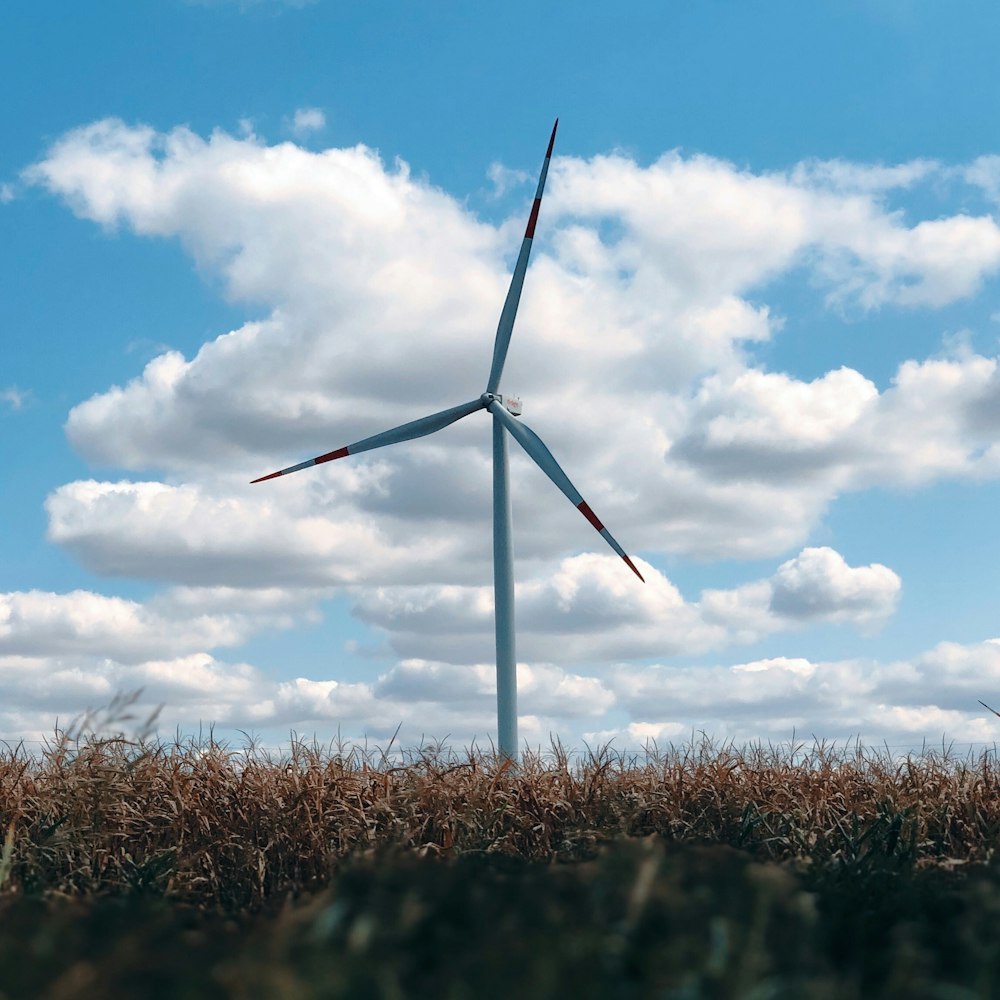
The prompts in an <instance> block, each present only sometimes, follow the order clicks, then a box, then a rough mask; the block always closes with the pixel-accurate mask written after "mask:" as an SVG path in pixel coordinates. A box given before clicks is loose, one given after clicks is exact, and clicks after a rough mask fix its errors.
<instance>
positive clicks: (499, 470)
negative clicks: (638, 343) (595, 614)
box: [253, 118, 645, 760]
mask: <svg viewBox="0 0 1000 1000" xmlns="http://www.w3.org/2000/svg"><path fill="white" fill-rule="evenodd" d="M558 127H559V119H558V118H557V119H556V122H555V125H553V126H552V135H551V136H550V137H549V146H548V149H547V150H546V151H545V162H544V163H543V164H542V172H541V175H540V176H539V178H538V188H537V190H536V191H535V200H534V202H533V203H532V206H531V214H530V215H529V216H528V226H527V228H526V229H525V231H524V240H523V242H522V243H521V252H520V253H519V254H518V256H517V264H516V265H515V266H514V275H513V277H512V278H511V282H510V288H509V289H508V291H507V299H506V301H505V302H504V304H503V311H502V312H501V313H500V323H499V325H498V326H497V335H496V340H495V342H494V345H493V364H492V366H491V367H490V375H489V379H488V381H487V383H486V391H485V392H483V393H482V394H480V395H479V396H477V397H476V398H475V399H472V400H470V401H469V402H468V403H462V404H461V405H460V406H453V407H451V408H450V409H448V410H441V412H440V413H432V414H431V415H430V416H428V417H421V418H420V419H419V420H411V421H410V422H409V423H407V424H402V425H401V426H399V427H394V428H393V429H392V430H388V431H383V432H382V433H381V434H373V435H372V436H371V437H367V438H364V439H362V440H361V441H355V442H354V443H353V444H349V445H345V446H344V447H343V448H338V449H336V451H328V452H327V453H326V454H325V455H317V456H316V458H310V459H309V460H308V461H306V462H300V463H299V464H298V465H291V466H289V467H288V468H287V469H280V470H279V471H278V472H272V473H271V474H270V475H267V476H261V477H260V478H259V479H254V480H253V482H254V483H262V482H265V481H266V480H268V479H276V478H277V477H278V476H287V475H288V474H289V473H291V472H299V471H301V470H302V469H309V468H311V467H312V466H314V465H322V464H323V463H324V462H332V461H334V460H335V459H338V458H346V457H347V456H348V455H357V454H359V453H360V452H363V451H371V450H372V449H374V448H384V447H385V446H386V445H390V444H398V443H399V442H401V441H412V440H413V439H414V438H419V437H424V436H426V435H427V434H433V433H434V432H435V431H439V430H441V429H442V428H443V427H447V426H448V425H449V424H453V423H455V421H456V420H461V419H462V418H463V417H467V416H469V414H470V413H475V412H476V411H477V410H487V411H489V413H490V414H492V416H493V591H494V616H495V619H496V648H497V732H498V737H499V739H498V742H499V749H500V753H501V754H502V755H503V756H505V757H507V758H509V759H511V760H516V759H517V661H516V658H515V654H514V562H513V553H512V550H511V540H510V486H509V482H510V477H509V475H508V471H507V438H506V435H507V434H510V436H511V437H512V438H514V440H515V441H517V443H518V444H519V445H520V446H521V447H522V448H523V449H524V450H525V451H526V452H527V453H528V455H530V456H531V458H532V459H534V461H535V464H536V465H537V466H538V467H539V468H540V469H541V470H542V472H544V473H545V475H547V476H548V477H549V479H551V480H552V482H553V483H555V484H556V486H557V487H558V488H559V489H560V490H562V492H563V493H564V494H565V495H566V497H567V499H568V500H569V502H570V503H571V504H573V506H574V507H576V509H577V510H578V511H580V513H581V514H583V516H584V517H585V518H586V519H587V520H588V521H589V522H590V523H591V524H592V525H593V526H594V528H596V529H597V531H599V532H600V533H601V536H602V537H603V538H604V540H605V541H606V542H607V543H608V545H610V546H611V548H613V549H614V550H615V552H617V553H618V555H620V556H621V557H622V559H624V560H625V563H626V565H627V566H628V567H629V569H631V570H632V572H633V573H635V575H636V576H637V577H639V579H640V580H643V577H642V574H641V573H640V572H639V571H638V570H637V569H636V568H635V565H634V564H633V562H632V560H631V559H629V557H628V556H627V555H626V554H625V550H624V549H623V548H622V547H621V546H620V545H619V544H618V542H617V541H615V539H614V537H613V536H612V534H611V532H610V531H608V529H607V528H605V527H604V525H603V524H601V522H600V521H599V520H598V518H597V515H596V514H595V513H594V512H593V511H592V510H591V509H590V506H589V505H588V504H587V501H586V500H584V499H583V497H582V496H581V495H580V492H579V490H577V488H576V487H575V486H574V485H573V484H572V483H571V482H570V479H569V476H567V475H566V473H565V472H563V470H562V468H561V467H560V466H559V463H558V462H557V461H556V460H555V459H554V458H553V457H552V453H551V452H550V451H549V449H548V448H546V446H545V444H544V443H543V442H542V439H541V438H540V437H539V436H538V435H537V434H536V433H535V432H534V431H533V430H531V428H529V427H528V426H527V425H526V424H525V423H523V422H522V421H518V420H515V419H514V418H515V417H519V416H520V415H521V401H520V399H518V398H517V397H515V396H509V395H508V396H503V395H501V394H500V391H499V390H500V376H501V375H502V374H503V366H504V361H505V360H506V358H507V348H508V347H509V346H510V335H511V332H512V331H513V329H514V317H515V316H516V314H517V305H518V302H519V301H520V298H521V287H522V286H523V285H524V273H525V271H526V270H527V269H528V257H529V256H530V255H531V243H532V240H533V239H534V236H535V225H536V223H537V222H538V210H539V208H540V207H541V204H542V192H543V191H544V190H545V177H546V175H547V174H548V172H549V161H550V160H551V159H552V147H553V145H554V143H555V141H556V129H557V128H558ZM643 582H644V583H645V580H643Z"/></svg>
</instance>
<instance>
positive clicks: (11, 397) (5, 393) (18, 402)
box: [0, 385, 29, 410]
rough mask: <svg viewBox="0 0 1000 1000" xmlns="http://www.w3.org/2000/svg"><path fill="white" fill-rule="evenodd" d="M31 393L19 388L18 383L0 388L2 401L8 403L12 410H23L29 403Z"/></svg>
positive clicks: (0, 400)
mask: <svg viewBox="0 0 1000 1000" xmlns="http://www.w3.org/2000/svg"><path fill="white" fill-rule="evenodd" d="M28 397H29V393H27V392H24V391H23V390H21V389H18V387H17V386H16V385H9V386H7V388H6V389H0V403H6V404H7V406H9V407H10V408H11V409H12V410H21V409H23V408H24V405H25V403H27V401H28Z"/></svg>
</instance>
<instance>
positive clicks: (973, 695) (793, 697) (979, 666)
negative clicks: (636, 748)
mask: <svg viewBox="0 0 1000 1000" xmlns="http://www.w3.org/2000/svg"><path fill="white" fill-rule="evenodd" d="M607 683H608V686H609V687H610V688H611V690H612V691H613V692H614V693H615V695H616V697H617V703H618V705H619V707H621V708H624V709H625V710H626V711H627V712H628V714H629V716H630V718H631V720H632V721H631V722H630V723H628V725H626V726H625V727H623V728H622V729H621V730H620V731H618V732H616V734H615V735H616V736H617V737H618V738H619V739H627V738H629V736H631V737H633V738H634V737H635V736H637V735H640V734H642V733H647V734H648V735H649V736H650V737H651V738H653V739H662V738H667V739H671V738H675V737H676V736H677V735H678V734H681V738H683V734H684V727H685V725H686V726H687V727H688V728H687V733H690V732H691V726H692V725H695V727H696V728H697V729H700V730H702V731H704V732H708V733H710V734H712V735H714V736H717V737H720V738H732V739H737V740H741V739H743V740H748V739H753V738H755V737H762V738H765V739H767V738H770V739H786V740H787V739H788V738H790V736H791V734H792V731H793V730H794V731H795V732H796V733H797V734H798V736H799V737H800V738H806V739H808V738H809V737H810V736H812V735H815V736H817V737H819V738H825V739H839V740H842V741H843V740H847V739H851V738H853V737H859V736H860V737H861V738H862V740H869V741H876V742H877V741H878V740H880V739H887V740H888V741H889V742H890V743H899V744H901V745H904V746H906V745H909V746H913V747H919V746H920V744H921V741H922V740H924V739H928V740H930V741H931V742H932V743H933V742H937V741H940V739H941V737H942V736H944V735H946V736H947V737H948V738H950V739H954V740H961V741H970V742H977V741H986V742H992V741H993V740H994V739H995V735H996V727H995V726H994V725H993V723H992V722H991V720H990V718H989V717H988V716H987V715H986V713H984V712H983V711H981V710H978V706H977V698H979V697H982V692H984V691H989V690H996V687H997V684H998V683H1000V641H998V640H989V641H987V642H982V643H975V644H970V645H960V644H958V643H941V644H940V645H938V646H936V647H934V648H933V649H931V650H928V651H927V652H925V653H923V654H921V655H920V656H918V657H916V658H914V659H913V660H910V661H895V662H889V663H878V662H874V661H866V660H841V661H833V662H813V661H810V660H807V659H803V658H795V657H774V658H771V659H766V660H756V661H751V662H748V663H737V664H733V665H732V666H717V667H668V666H659V667H644V668H639V667H633V666H625V665H623V666H621V667H617V668H615V670H614V671H613V673H612V676H611V677H610V678H609V679H608V682H607ZM977 692H979V694H978V695H977ZM658 734H659V735H658Z"/></svg>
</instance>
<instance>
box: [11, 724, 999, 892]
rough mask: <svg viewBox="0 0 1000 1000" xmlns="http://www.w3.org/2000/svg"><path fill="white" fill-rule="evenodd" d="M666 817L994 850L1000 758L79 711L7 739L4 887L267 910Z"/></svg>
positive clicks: (757, 834)
mask: <svg viewBox="0 0 1000 1000" xmlns="http://www.w3.org/2000/svg"><path fill="white" fill-rule="evenodd" d="M651 833H655V834H659V835H661V836H662V837H664V838H665V839H666V840H667V841H668V842H670V841H674V842H688V843H723V844H729V845H732V846H734V847H739V848H742V849H744V850H747V851H750V852H752V853H753V854H755V855H756V856H758V857H760V858H768V859H774V860H787V859H797V861H798V862H800V863H802V864H805V865H811V864H823V865H826V866H830V865H833V866H836V865H837V864H839V863H840V862H843V863H845V864H851V865H856V864H858V863H860V862H863V860H864V859H865V857H868V856H871V857H876V856H877V857H880V858H883V859H884V858H886V857H887V856H896V857H905V858H907V859H909V861H911V862H913V863H914V864H917V865H923V864H930V863H938V864H940V863H945V864H949V865H953V864H955V863H959V862H965V861H981V860H987V859H988V858H989V857H990V856H991V855H992V853H993V850H994V848H995V846H996V845H997V843H998V837H1000V764H998V761H997V756H996V753H995V751H989V752H986V753H983V754H982V755H980V756H978V757H975V758H973V757H966V758H959V757H955V756H953V755H951V754H949V753H948V752H947V751H941V752H925V753H922V754H920V755H912V756H909V757H907V758H904V759H894V758H893V757H891V756H890V755H889V754H888V752H885V751H883V752H878V751H873V750H870V749H866V748H863V747H859V746H854V747H836V746H824V745H815V746H812V747H806V746H794V747H793V746H781V747H774V746H764V745H759V744H758V745H749V746H743V747H736V746H734V745H729V744H727V745H717V744H715V743H713V742H711V741H710V740H708V739H704V740H702V741H701V742H700V743H695V744H688V745H684V746H679V747H669V748H667V749H665V750H654V751H652V752H650V753H649V754H646V755H635V754H622V753H617V752H615V751H613V750H612V749H610V748H604V749H602V750H599V751H596V752H592V753H590V754H589V755H587V756H585V757H583V758H582V759H579V760H571V759H570V757H569V756H568V755H567V753H566V752H565V751H564V750H563V749H562V748H561V747H560V746H559V745H558V744H557V745H555V746H553V748H552V750H551V752H549V753H548V754H544V755H537V754H536V755H528V756H527V757H526V758H525V759H524V760H523V762H522V763H521V765H520V766H519V767H517V768H515V767H511V766H510V765H509V763H508V762H505V761H503V760H500V759H498V758H497V757H496V756H495V755H492V754H489V753H484V752H479V751H466V752H464V753H461V754H455V753H450V752H443V751H441V750H438V749H428V750H417V751H412V752H409V753H405V754H400V755H396V756H395V757H394V756H392V755H389V754H385V753H382V752H381V751H375V752H370V751H368V750H365V749H364V748H359V747H342V746H339V747H338V746H331V747H321V746H318V745H316V744H315V743H306V742H302V741H293V742H292V743H291V745H290V747H289V748H288V749H287V750H286V751H284V752H281V753H271V752H266V751H264V750H262V749H260V748H258V747H255V746H254V745H253V744H248V745H247V746H245V747H242V748H238V749H237V748H233V747H230V746H228V745H225V744H222V743H219V742H216V741H214V740H212V739H209V740H207V741H204V742H202V743H198V742H195V741H179V742H173V743H171V742H164V741H162V740H157V739H151V738H148V737H140V738H136V739H126V738H124V737H122V736H113V737H102V736H97V735H94V734H93V733H89V734H88V733H87V732H86V731H85V730H84V729H83V728H81V729H78V730H76V731H75V732H68V733H67V732H62V733H60V732H57V733H56V736H55V737H54V738H53V739H52V740H51V741H49V743H48V744H47V745H46V747H45V748H44V749H43V751H42V752H41V753H40V754H37V755H36V754H30V753H28V752H27V751H26V750H25V749H24V748H23V747H8V748H7V749H6V750H4V751H0V838H2V846H0V892H18V893H20V892H27V893H38V892H44V893H52V892H55V893H61V894H67V895H83V894H91V893H95V892H105V893H106V892H112V893H117V892H129V891H132V892H136V891H138V892H147V893H154V894H156V895H164V894H165V895H167V896H168V897H171V898H174V899H177V900H179V901H185V902H190V903H194V904H197V905H201V906H208V907H212V908H222V909H225V910H229V911H233V910H242V909H256V908H259V907H260V906H262V905H264V904H266V903H267V902H269V901H280V900H282V899H285V898H287V897H288V896H289V895H296V894H299V893H302V892H310V891H312V890H315V889H318V888H321V887H322V886H324V885H326V884H327V883H328V882H329V880H330V877H331V875H332V873H333V872H334V870H335V869H336V867H337V866H338V864H339V863H340V862H341V861H342V860H343V859H345V858H346V857H348V856H350V855H353V854H357V853H358V852H363V851H370V850H372V849H375V850H378V849H382V848H387V847H398V848H404V849H416V850H417V851H418V852H420V853H425V854H426V853H435V854H460V853H470V852H487V853H492V852H500V853H507V854H513V855H518V856H521V857H524V858H527V859H532V860H558V861H562V860H575V859H581V858H587V857H591V856H593V854H594V852H595V848H596V847H597V845H598V844H599V843H601V842H604V841H607V840H609V839H612V838H614V837H617V836H623V835H624V836H643V835H647V834H651Z"/></svg>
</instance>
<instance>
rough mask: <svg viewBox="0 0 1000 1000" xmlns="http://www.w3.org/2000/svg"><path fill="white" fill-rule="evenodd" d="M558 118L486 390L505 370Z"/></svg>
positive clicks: (494, 385)
mask: <svg viewBox="0 0 1000 1000" xmlns="http://www.w3.org/2000/svg"><path fill="white" fill-rule="evenodd" d="M558 127H559V119H558V118H557V119H556V123H555V125H553V126H552V135H551V136H549V148H548V149H547V150H546V151H545V161H544V162H543V163H542V173H541V175H540V176H539V178H538V188H537V190H536V191H535V200H534V202H533V203H532V205H531V215H529V216H528V227H527V229H525V231H524V239H523V240H522V242H521V252H520V253H519V254H518V255H517V264H515V265H514V274H513V276H512V277H511V279H510V288H509V289H508V290H507V298H506V300H505V301H504V304H503V311H502V312H501V313H500V324H499V326H497V336H496V340H495V341H494V343H493V366H492V367H491V368H490V379H489V382H488V383H487V385H486V391H487V392H496V391H497V389H498V388H499V386H500V376H501V375H502V374H503V366H504V362H505V361H506V360H507V348H508V347H509V346H510V335H511V332H512V331H513V329H514V317H515V316H516V315H517V304H518V302H520V301H521V288H522V286H523V285H524V272H525V271H527V269H528V258H529V257H530V256H531V241H532V240H533V239H534V237H535V223H536V222H538V210H539V209H540V208H541V207H542V192H543V191H544V190H545V178H546V176H547V175H548V172H549V160H551V159H552V146H553V145H554V144H555V141H556V129H557V128H558Z"/></svg>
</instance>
